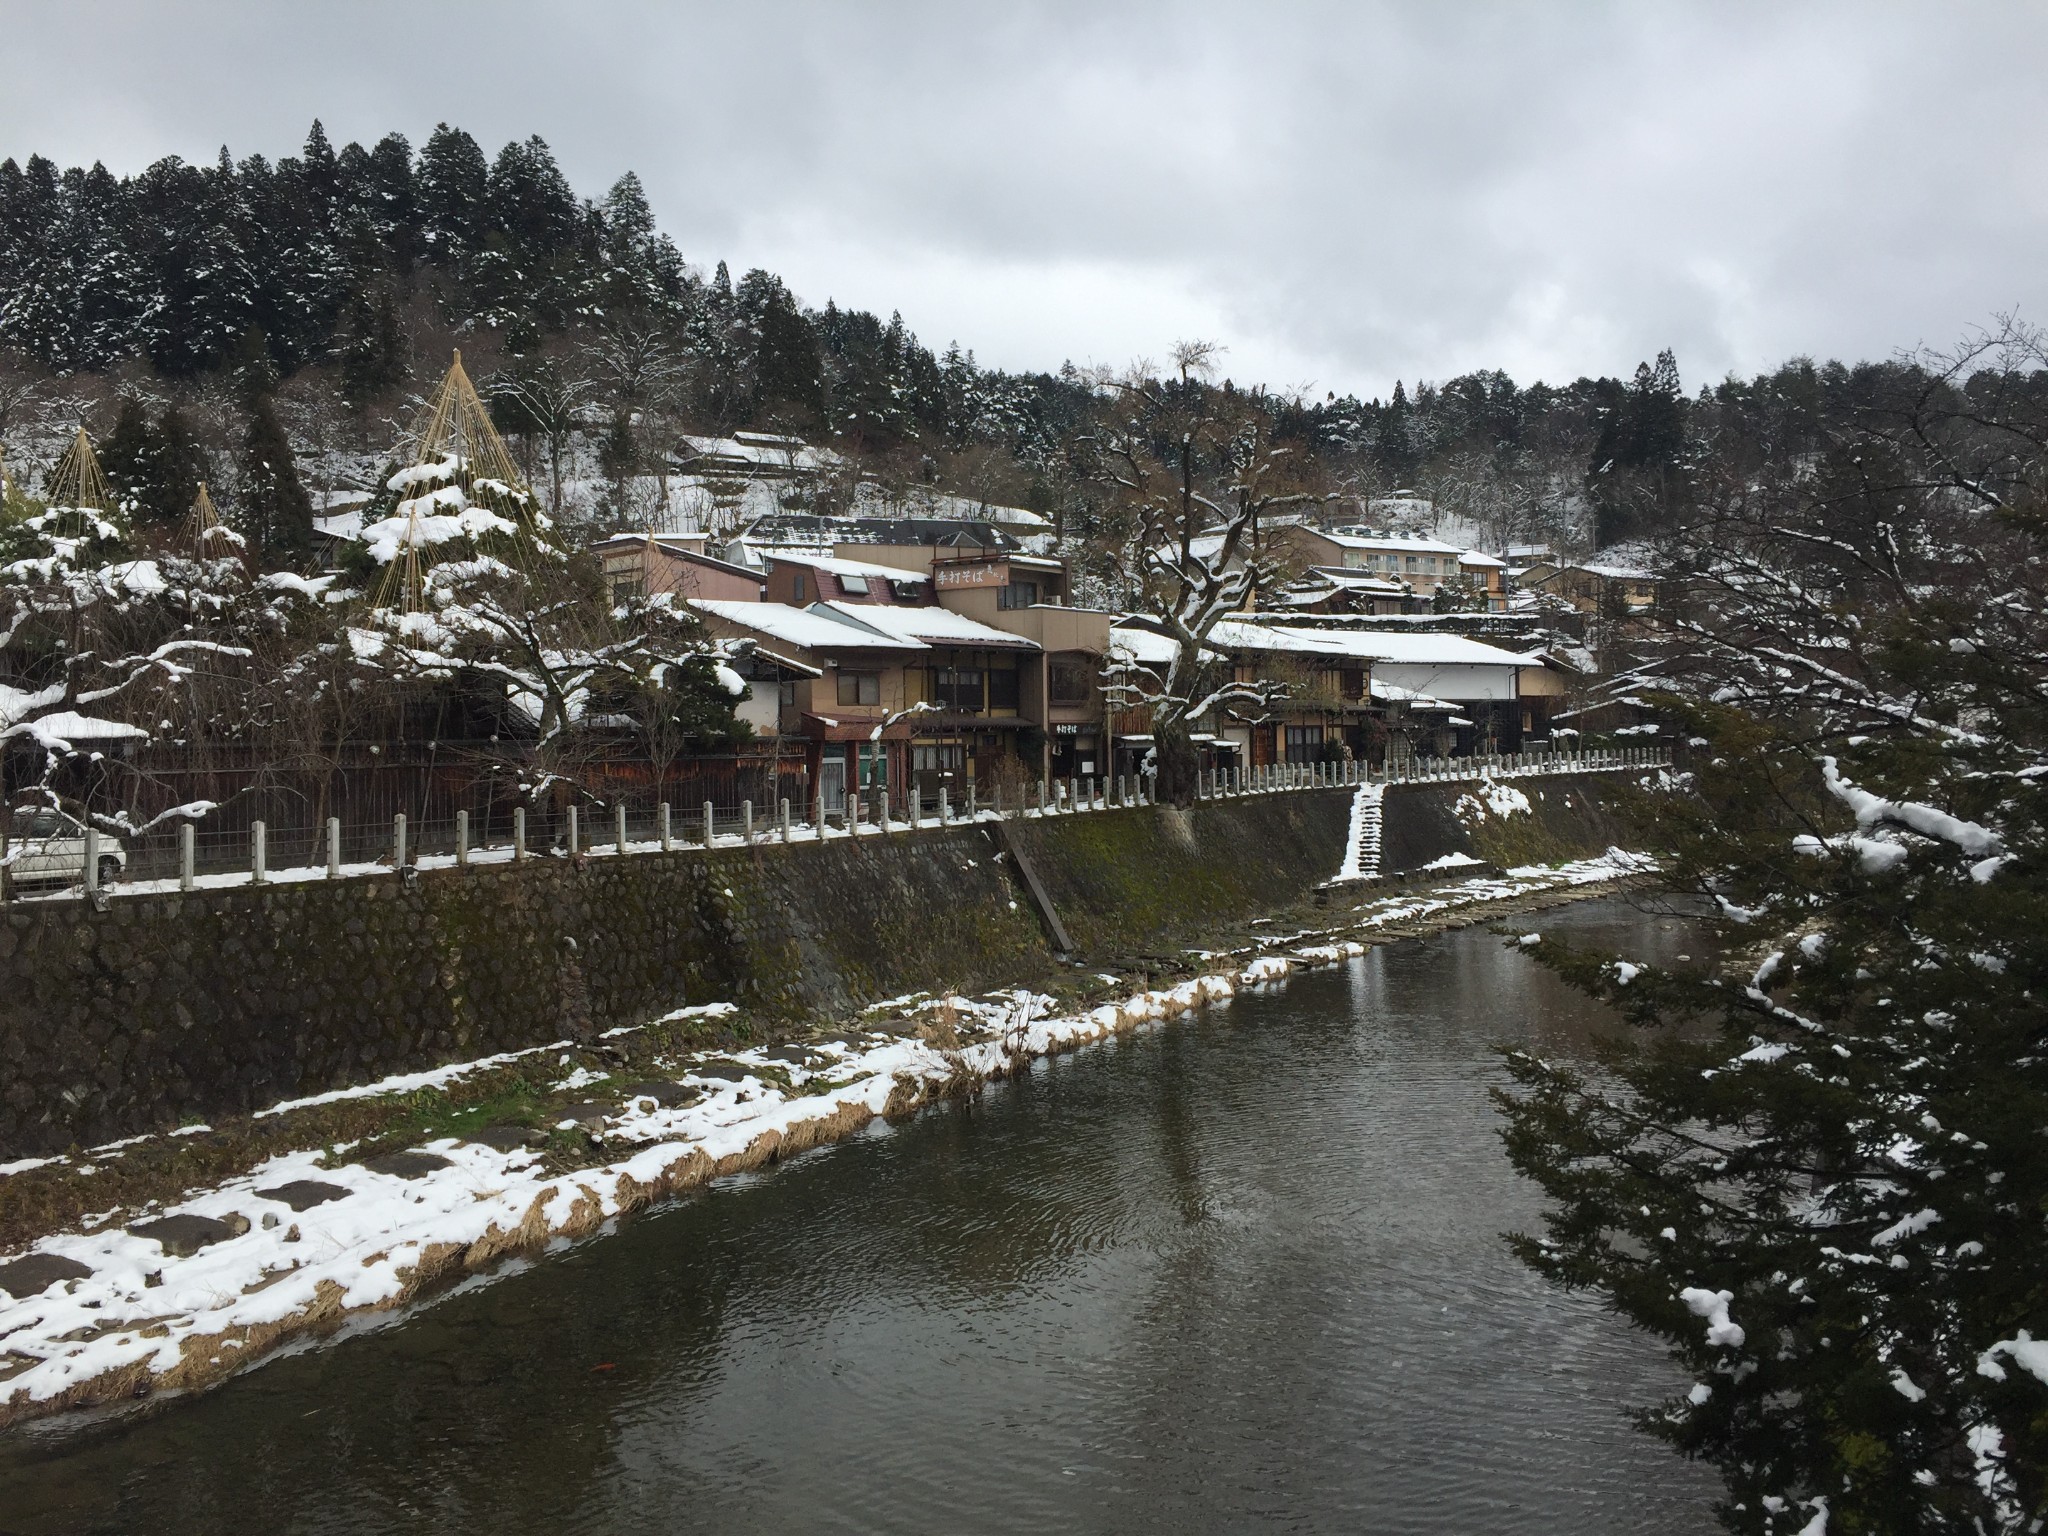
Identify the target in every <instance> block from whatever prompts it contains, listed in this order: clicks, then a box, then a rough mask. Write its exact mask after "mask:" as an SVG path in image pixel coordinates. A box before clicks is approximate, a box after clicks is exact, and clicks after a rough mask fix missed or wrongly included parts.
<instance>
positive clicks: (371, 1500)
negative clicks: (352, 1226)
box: [0, 903, 1715, 1536]
mask: <svg viewBox="0 0 2048 1536" xmlns="http://www.w3.org/2000/svg"><path fill="white" fill-rule="evenodd" d="M1522 923H1523V925H1525V926H1534V925H1535V921H1534V920H1529V919H1524V920H1522ZM1541 926H1542V927H1544V928H1545V929H1547V930H1551V931H1557V930H1563V929H1567V928H1568V929H1571V930H1574V931H1575V932H1578V933H1580V934H1584V935H1586V936H1588V937H1591V936H1595V935H1599V936H1603V937H1610V938H1612V939H1613V940H1615V941H1616V942H1626V943H1628V944H1629V945H1630V946H1631V947H1632V948H1633V949H1635V950H1637V951H1639V952H1649V953H1658V952H1664V953H1669V952H1670V951H1672V950H1676V949H1682V948H1684V939H1685V935H1684V933H1683V931H1682V929H1681V928H1680V926H1679V925H1677V924H1675V923H1674V922H1672V921H1671V920H1669V919H1661V918H1654V917H1648V916H1644V915H1640V914H1637V913H1635V912H1633V911H1631V910H1630V909H1629V908H1627V907H1626V906H1623V905H1621V904H1619V903H1600V904H1594V905H1589V906H1586V907H1581V908H1575V909H1570V910H1568V911H1565V912H1552V913H1546V914H1544V915H1543V917H1542V919H1541ZM1586 1020H1587V1008H1586V1005H1585V1004H1584V1002H1583V1001H1582V1000H1580V999H1579V998H1577V997H1576V996H1574V995H1572V994H1570V993H1567V992H1565V991H1564V990H1563V989H1561V988H1560V987H1558V986H1557V985H1556V983H1554V982H1553V981H1551V980H1550V978H1549V977H1548V976H1547V975H1545V974H1543V973H1541V972H1539V971H1537V970H1536V969H1535V967H1533V966H1532V965H1530V964H1529V963H1528V962H1527V961H1526V960H1524V959H1522V958H1521V957H1520V956H1518V955H1516V954H1513V953H1511V952H1508V951H1506V950H1504V949H1503V947H1502V946H1501V943H1500V940H1499V939H1498V938H1496V937H1494V936H1491V935H1489V934H1487V933H1486V932H1485V931H1483V930H1467V931H1465V932H1463V933H1459V934H1452V935H1446V936H1444V937H1443V938H1440V939H1436V940H1431V941H1427V942H1418V943H1410V944H1405V945H1401V946H1397V947H1395V948H1392V949H1385V950H1380V951H1376V952H1375V953H1373V954H1372V955H1370V956H1367V957H1365V958H1364V959H1361V960H1358V961H1355V962H1353V963H1351V964H1350V965H1349V966H1347V967H1345V968H1343V969H1340V970H1337V971H1332V972H1326V973H1322V974H1319V975H1316V976H1312V977H1308V978H1305V979H1303V980H1300V981H1297V982H1295V983H1294V984H1293V985H1292V986H1291V987H1289V988H1288V989H1287V990H1286V991H1284V992H1280V993H1275V994H1273V995H1271V996H1264V997H1248V998H1242V999H1240V1000H1238V1001H1237V1002H1236V1003H1234V1004H1232V1005H1230V1006H1229V1007H1227V1008H1220V1009H1215V1010H1212V1011H1210V1012H1208V1013H1206V1014H1203V1015H1201V1016H1199V1017H1193V1018H1190V1019H1187V1020H1183V1021H1182V1022H1180V1023H1178V1024H1175V1025H1172V1026H1168V1027H1166V1028H1163V1029H1159V1030H1156V1031H1153V1032H1151V1033H1148V1034H1146V1035H1143V1036H1141V1037H1137V1038H1134V1039H1129V1040H1126V1041H1123V1042H1120V1043H1115V1044H1110V1045H1105V1046H1102V1047H1099V1048H1096V1049H1094V1050H1091V1051H1089V1052H1086V1053H1084V1054H1082V1055H1079V1056H1075V1057H1069V1058H1066V1059H1064V1060H1061V1061H1058V1062H1055V1063H1051V1064H1048V1065H1042V1066H1041V1069H1040V1070H1038V1071H1037V1072H1035V1073H1033V1074H1032V1075H1031V1076H1030V1077H1028V1078H1026V1079H1024V1080H1023V1081H1020V1082H1018V1083H1015V1084H1009V1085H1005V1086H1003V1087H1001V1088H999V1089H997V1090H994V1091H992V1092H991V1093H990V1094H989V1095H988V1096H987V1097H986V1098H984V1099H983V1100H982V1101H980V1102H979V1103H977V1104H974V1105H970V1106H958V1107H954V1108H949V1109H943V1110H940V1111H937V1112H934V1113H931V1114H928V1115H925V1116H923V1117H920V1118H919V1119H917V1120H915V1121H913V1122H911V1123H909V1124H907V1125H904V1126H901V1127H898V1128H896V1129H895V1130H894V1131H890V1132H886V1133H883V1134H877V1135H871V1136H865V1137H861V1138H858V1139H856V1140H854V1141H852V1142H849V1143H846V1144H844V1145H842V1146H839V1147H834V1148H828V1149H824V1150H822V1151H820V1152H817V1153H814V1154H811V1155H810V1156H808V1157H806V1158H804V1159H802V1160H800V1161H798V1162H797V1163H795V1164H792V1165H791V1166H789V1167H786V1168H784V1169H781V1170H779V1171H777V1172H775V1173H773V1174H771V1175H768V1176H765V1177H760V1178H754V1179H750V1180H746V1181H743V1182H740V1183H736V1184H733V1185H729V1186H723V1187H721V1188H719V1189H718V1190H716V1191H714V1192H712V1193H710V1194H707V1195H705V1196H703V1197H700V1198H698V1199H695V1200H692V1201H689V1202H686V1203H684V1204H681V1205H678V1206H676V1207H674V1208H673V1209H670V1210H668V1211H665V1212H663V1213H661V1214H659V1215H656V1216H652V1217H648V1218H643V1219H641V1220H639V1221H637V1222H634V1223H632V1224H629V1225H628V1226H627V1227H626V1228H625V1229H624V1230H623V1231H621V1232H620V1233H618V1234H617V1235H614V1236H611V1237H608V1238H604V1239H602V1240H600V1241H597V1242H593V1243H590V1244H587V1245H585V1246H583V1247H581V1248H578V1249H576V1250H574V1251H571V1252H568V1253H564V1254H561V1255H558V1256H556V1257H554V1258H551V1259H548V1260H546V1261H543V1262H541V1263H538V1264H536V1265H534V1266H533V1267H532V1268H530V1269H529V1270H527V1271H526V1272H524V1273H521V1274H518V1275H515V1276H512V1277H509V1278H506V1279H503V1280H500V1281H499V1282H497V1283H495V1284H492V1285H487V1286H483V1287H480V1288H477V1289H473V1290H470V1291H467V1292H465V1293H463V1294H459V1295H456V1296H452V1297H450V1298H448V1299H446V1300H444V1301H443V1302H442V1303H441V1304H440V1305H438V1306H436V1307H434V1308H432V1309H431V1310H429V1311H427V1312H425V1313H423V1314H421V1315H418V1316H416V1317H414V1318H412V1319H411V1320H409V1321H407V1322H405V1323H403V1324H400V1325H397V1326H394V1327H391V1328H387V1329H385V1330H383V1331H380V1332H374V1333H368V1334H365V1335H362V1336H359V1337H356V1338H353V1339H350V1340H348V1341H347V1342H345V1343H342V1344H340V1345H338V1346H336V1347H334V1348H331V1349H325V1350H317V1351H311V1352H308V1353H304V1354H300V1355H296V1356H293V1357H291V1358H288V1359H283V1360H278V1361H275V1362H273V1363H271V1364H269V1365H267V1366H264V1367H262V1368H261V1369H258V1370H256V1371H253V1372H252V1373H250V1374H249V1375H247V1376H245V1377H243V1378H241V1379H239V1380H237V1381H234V1382H232V1383H230V1384H229V1385H227V1386H226V1387H224V1388H222V1389H220V1390H218V1391H216V1392H214V1393H212V1394H210V1395H207V1396H204V1397H200V1398H197V1399H194V1400H192V1401H190V1402H184V1403H179V1404H175V1405H167V1406H166V1407H164V1408H163V1409H162V1410H161V1411H155V1412H151V1413H149V1414H147V1415H141V1416H132V1417H130V1418H128V1419H125V1420H117V1421H113V1422H107V1423H101V1424H98V1425H95V1426H91V1427H89V1428H84V1429H80V1428H79V1427H77V1426H69V1427H66V1428H64V1429H62V1430H55V1431H53V1430H49V1429H45V1430H42V1431H40V1432H38V1433H34V1434H26V1435H16V1436H14V1437H13V1438H12V1439H11V1440H8V1441H5V1442H0V1530H4V1531H9V1532H13V1531H20V1532H38V1533H41V1532H57V1531H63V1532H73V1531H106V1532H135V1531H144V1532H149V1533H152V1536H159V1533H160V1536H171V1533H178V1532H186V1531H234V1532H238V1533H239V1532H270V1531H291V1532H309V1533H310V1532H337V1533H339V1532H351V1533H353V1532H385V1531H407V1532H411V1531H419V1532H427V1531H434V1532H442V1531H489V1532H492V1533H501V1536H517V1533H524V1532H549V1533H557V1532H643V1531H644V1532H672V1531H691V1530H705V1531H720V1532H727V1531H753V1530H764V1531H765V1530H779V1531H794V1530H804V1531H810V1530H844V1531H897V1530H903V1531H931V1530H941V1529H953V1530H975V1531H1032V1532H1037V1531H1048V1530H1099V1531H1133V1530H1162V1531H1163V1530H1177V1531H1179V1530H1238V1529H1245V1528H1249V1527H1253V1526H1271V1527H1275V1528H1280V1529H1291V1530H1316V1531H1323V1530H1336V1531H1374V1532H1381V1531H1387V1532H1398V1531H1432V1532H1460V1533H1464V1532H1478V1531H1510V1530H1514V1531H1560V1532H1573V1533H1580V1532H1602V1531H1615V1532H1622V1531H1626V1532H1697V1531H1705V1530H1707V1529H1709V1528H1711V1525H1712V1521H1711V1518H1710V1516H1709V1514H1708V1503H1709V1501H1710V1499H1711V1498H1712V1497H1713V1494H1714V1491H1715V1488H1714V1485H1713V1482H1712V1480H1711V1478H1710V1477H1709V1475H1708V1474H1707V1473H1706V1472H1704V1471H1703V1470H1701V1469H1699V1468H1696V1467H1692V1466H1688V1465H1686V1464H1685V1463H1683V1462H1680V1461H1678V1460H1676V1459H1675V1458H1673V1457H1671V1456H1670V1455H1669V1453H1667V1452H1665V1451H1663V1450H1661V1449H1660V1448H1658V1447H1656V1446H1654V1445H1652V1444H1650V1443H1649V1442H1647V1441H1644V1440H1642V1439H1640V1438H1638V1437H1636V1436H1635V1435H1634V1434H1633V1433H1632V1432H1631V1431H1630V1430H1629V1429H1628V1428H1627V1426H1626V1424H1625V1423H1624V1422H1623V1419H1622V1417H1621V1408H1622V1406H1623V1405H1625V1404H1629V1403H1640V1402H1644V1401H1649V1400H1653V1399H1655V1398H1657V1397H1660V1396H1662V1395H1664V1394H1665V1393H1666V1392H1668V1391H1670V1390H1671V1389H1672V1388H1673V1386H1674V1385H1675V1384H1676V1382H1677V1378H1676V1377H1675V1376H1674V1375H1673V1374H1672V1368H1671V1367H1670V1366H1669V1365H1668V1364H1666V1363H1665V1362H1664V1361H1663V1360H1662V1358H1661V1356H1660V1355H1659V1354H1658V1353H1657V1351H1656V1350H1655V1349H1654V1348H1653V1347H1652V1346H1651V1345H1649V1344H1648V1343H1647V1342H1646V1341H1645V1340H1643V1339H1641V1338H1639V1337H1637V1336H1634V1335H1631V1334H1629V1333H1628V1332H1627V1331H1626V1330H1624V1329H1623V1328H1622V1327H1621V1326H1620V1325H1619V1324H1618V1323H1616V1322H1615V1321H1614V1320H1612V1319H1611V1318H1608V1317H1607V1316H1605V1315H1604V1314H1603V1313H1601V1312H1600V1311H1599V1309H1598V1308H1597V1306H1595V1305H1594V1304H1592V1303H1591V1302H1589V1301H1587V1300H1586V1299H1584V1298H1581V1297H1566V1296H1561V1295H1559V1294H1557V1293H1555V1292H1553V1291H1550V1290H1548V1289H1547V1288H1545V1287H1544V1286H1543V1285H1542V1284H1541V1283H1540V1282H1538V1281H1537V1280H1535V1279H1534V1278H1532V1277H1531V1276H1529V1275H1527V1274H1525V1273H1524V1272H1523V1271H1522V1270H1520V1269H1519V1268H1518V1267H1517V1266H1516V1265H1515V1264H1514V1262H1513V1261H1512V1260H1511V1259H1510V1258H1509V1257H1508V1256H1507V1254H1506V1253H1505V1251H1504V1250H1503V1248H1502V1245H1501V1244H1500V1242H1499V1240H1498V1234H1499V1233H1500V1232H1501V1231H1502V1230H1503V1229H1506V1228H1509V1227H1514V1226H1519V1225H1525V1224H1527V1223H1529V1222H1530V1221H1532V1220H1533V1216H1534V1212H1535V1202H1534V1199H1533V1197H1532V1195H1531V1193H1530V1191H1529V1190H1528V1189H1526V1188H1525V1187H1522V1186H1520V1185H1519V1184H1518V1183H1517V1181H1516V1180H1515V1178H1514V1176H1513V1174H1512V1173H1511V1172H1510V1170H1509V1169H1508V1167H1507V1164H1506V1162H1505V1159H1504V1158H1503V1156H1502V1154H1501V1150H1500V1146H1499V1142H1498V1139H1497V1137H1496V1135H1495V1133H1494V1120H1493V1114H1492V1111H1491V1108H1490V1106H1489V1105H1488V1102H1487V1099H1486V1094H1485V1089H1486V1087H1487V1085H1488V1084H1489V1083H1490V1082H1493V1081H1496V1080H1498V1076H1499V1074H1498V1069H1497V1067H1496V1066H1495V1063H1494V1060H1493V1058H1492V1056H1491V1054H1490V1052H1489V1049H1488V1047H1489V1046H1490V1045H1491V1044H1493V1043H1495V1042H1497V1041H1503V1040H1538V1041H1541V1042H1542V1043H1543V1044H1544V1047H1545V1048H1546V1049H1548V1050H1552V1051H1565V1050H1570V1049H1571V1048H1572V1046H1573V1043H1574V1042H1575V1041H1576V1040H1578V1039H1580V1038H1582V1037H1583V1035H1584V1033H1585V1030H1586V1029H1587V1027H1588V1026H1587V1022H1586Z"/></svg>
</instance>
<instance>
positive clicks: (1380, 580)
mask: <svg viewBox="0 0 2048 1536" xmlns="http://www.w3.org/2000/svg"><path fill="white" fill-rule="evenodd" d="M1309 570H1310V572H1311V573H1312V574H1313V575H1314V576H1315V577H1316V578H1317V579H1318V580H1320V581H1327V582H1328V583H1329V584H1330V585H1331V586H1333V587H1344V588H1346V589H1348V590H1350V591H1353V592H1378V593H1383V594H1385V595H1386V596H1388V597H1405V596H1406V595H1407V594H1408V593H1409V592H1411V591H1413V590H1414V589H1413V588H1412V587H1410V586H1409V585H1408V583H1407V582H1405V581H1400V580H1398V579H1396V578H1394V577H1390V576H1375V575H1373V574H1372V572H1370V571H1361V570H1359V569H1357V568H1356V567H1355V566H1348V565H1312V566H1310V567H1309Z"/></svg>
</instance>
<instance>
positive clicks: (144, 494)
mask: <svg viewBox="0 0 2048 1536" xmlns="http://www.w3.org/2000/svg"><path fill="white" fill-rule="evenodd" d="M158 457H159V446H158V443H157V435H156V423H155V422H154V421H152V420H151V419H150V414H149V407H148V406H147V405H146V404H144V403H143V402H142V401H141V400H139V399H137V398H136V397H135V396H134V395H123V396H122V397H121V409H120V412H119V413H118V414H117V415H116V416H115V418H114V430H113V431H112V432H109V433H108V434H107V437H106V441H104V442H103V443H101V444H100V470H101V472H102V473H103V474H104V475H105V476H106V478H107V489H108V490H109V491H110V492H111V493H112V494H113V500H114V505H113V507H112V508H110V509H109V510H113V511H118V512H120V513H121V514H122V516H123V518H124V519H125V520H126V521H128V522H130V523H134V522H138V521H140V522H152V521H155V520H157V519H159V518H162V517H166V516H168V515H169V513H168V512H167V511H166V509H164V508H162V507H161V506H159V505H158V498H157V494H156V484H157V460H158Z"/></svg>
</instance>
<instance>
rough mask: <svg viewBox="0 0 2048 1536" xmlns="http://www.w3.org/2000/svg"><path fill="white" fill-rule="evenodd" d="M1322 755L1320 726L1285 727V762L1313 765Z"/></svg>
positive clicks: (1321, 730) (1321, 729) (1321, 731)
mask: <svg viewBox="0 0 2048 1536" xmlns="http://www.w3.org/2000/svg"><path fill="white" fill-rule="evenodd" d="M1322 755H1323V728H1322V727H1321V726H1320V725H1290V726H1288V727H1287V761H1288V762H1290V763H1313V762H1318V761H1320V760H1321V758H1322Z"/></svg>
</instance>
